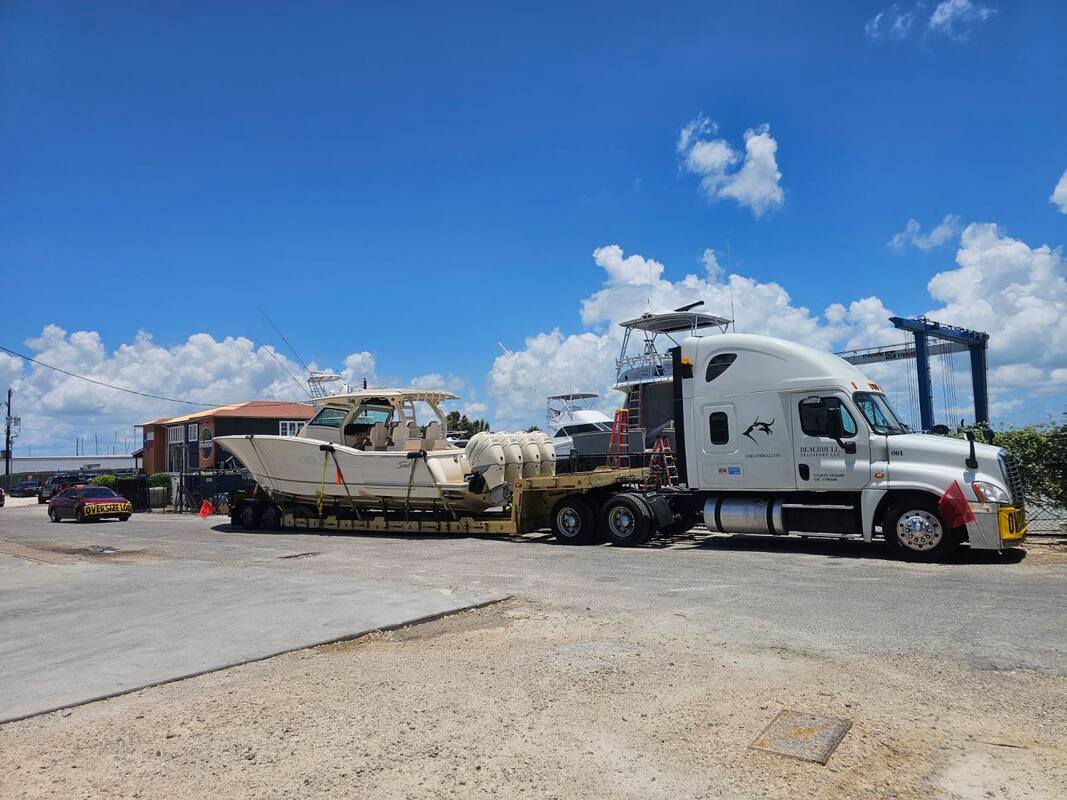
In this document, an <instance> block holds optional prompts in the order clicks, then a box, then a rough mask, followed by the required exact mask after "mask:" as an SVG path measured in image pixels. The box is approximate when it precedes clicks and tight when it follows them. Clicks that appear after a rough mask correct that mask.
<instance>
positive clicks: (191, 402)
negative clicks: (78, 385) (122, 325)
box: [0, 345, 224, 408]
mask: <svg viewBox="0 0 1067 800" xmlns="http://www.w3.org/2000/svg"><path fill="white" fill-rule="evenodd" d="M0 350H3V351H4V352H5V353H11V355H13V356H17V357H18V358H21V359H24V360H26V361H29V362H30V363H31V364H36V365H37V366H39V367H45V368H47V369H51V370H55V371H56V372H62V373H63V374H64V375H69V376H70V377H72V378H77V379H78V380H80V381H85V382H87V383H94V384H96V385H97V386H103V387H105V388H107V389H114V390H115V391H118V392H126V393H127V394H136V395H140V396H141V397H148V398H151V399H152V400H166V401H167V402H168V403H181V404H183V405H187V406H203V407H204V408H212V407H213V406H215V405H224V404H222V403H198V402H196V401H194V400H179V399H178V398H176V397H164V396H163V395H161V394H151V393H150V392H139V391H137V390H136V389H130V388H128V387H126V386H115V385H114V384H113V383H105V382H104V381H98V380H96V379H95V378H87V377H85V376H84V375H78V374H77V373H76V372H71V371H70V370H67V369H63V368H62V367H55V366H52V365H51V364H46V363H44V362H43V361H38V360H37V359H36V358H30V357H29V356H27V355H24V354H23V353H18V352H16V351H14V350H11V349H9V348H7V347H4V346H3V345H0Z"/></svg>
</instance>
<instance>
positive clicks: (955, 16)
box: [926, 0, 997, 38]
mask: <svg viewBox="0 0 1067 800" xmlns="http://www.w3.org/2000/svg"><path fill="white" fill-rule="evenodd" d="M996 13H997V11H996V9H995V8H991V7H990V6H985V5H982V4H981V3H974V2H971V0H942V2H940V3H938V4H937V6H935V7H934V11H933V13H932V14H931V15H930V19H929V21H928V22H927V23H926V24H927V26H928V27H929V28H930V30H932V31H936V32H938V33H943V34H945V35H946V36H953V37H956V38H963V37H966V36H967V35H968V34H969V33H970V32H971V29H972V28H974V27H975V26H976V25H979V24H980V23H982V22H985V21H986V20H987V19H989V18H990V17H992V16H994V15H995V14H996Z"/></svg>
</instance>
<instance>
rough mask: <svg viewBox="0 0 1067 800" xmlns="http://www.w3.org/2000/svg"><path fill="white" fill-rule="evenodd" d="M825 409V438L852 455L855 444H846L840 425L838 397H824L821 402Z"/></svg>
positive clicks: (842, 428)
mask: <svg viewBox="0 0 1067 800" xmlns="http://www.w3.org/2000/svg"><path fill="white" fill-rule="evenodd" d="M822 404H823V407H824V408H825V409H826V436H827V437H828V438H830V439H833V440H834V441H835V442H837V446H838V447H840V448H841V449H842V450H844V451H845V453H846V454H848V455H852V454H853V453H855V452H856V443H855V442H846V441H845V440H844V439H845V426H844V425H842V424H841V399H840V398H838V397H826V398H823V401H822Z"/></svg>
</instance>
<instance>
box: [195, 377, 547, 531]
mask: <svg viewBox="0 0 1067 800" xmlns="http://www.w3.org/2000/svg"><path fill="white" fill-rule="evenodd" d="M457 399H459V398H458V397H457V396H456V395H454V394H452V393H451V392H444V391H424V390H418V389H382V388H369V389H362V390H357V391H351V392H348V393H345V394H338V395H332V396H329V397H318V398H315V401H314V402H315V409H316V414H315V416H314V417H313V418H312V419H311V421H310V422H308V424H307V425H306V426H305V427H304V428H303V429H302V430H301V431H300V432H299V433H298V434H297V435H296V436H259V435H245V436H219V437H217V438H216V439H215V441H216V442H218V443H219V445H221V446H222V447H224V448H225V449H226V450H228V451H229V452H231V453H233V454H234V455H235V456H236V457H237V458H238V459H240V461H241V462H242V463H243V464H244V465H245V467H246V468H247V469H248V470H249V472H251V473H252V476H253V477H254V478H255V479H256V482H257V483H258V484H259V486H260V487H261V488H262V489H263V490H264V491H266V492H267V493H268V494H270V495H271V496H274V497H278V498H286V499H294V500H296V501H297V502H306V503H313V504H316V505H320V504H322V505H330V506H335V505H349V504H353V505H356V506H361V507H367V506H373V507H383V506H385V507H387V508H393V509H437V510H444V511H447V510H467V511H482V510H485V509H487V508H494V507H497V506H501V505H503V504H505V503H506V502H507V500H508V498H509V497H510V495H511V488H512V486H513V485H514V481H515V480H516V479H518V478H519V477H530V476H532V475H551V474H554V473H555V450H554V449H553V448H552V446H551V445H550V444H549V442H548V437H547V436H545V435H544V434H540V433H535V434H525V433H523V434H518V433H517V434H506V433H497V434H491V433H479V434H476V435H475V436H473V437H472V438H471V440H470V441H469V442H468V443H467V445H466V447H464V448H459V447H456V446H454V445H452V444H451V443H450V442H449V441H448V440H447V439H446V438H445V414H444V412H443V411H442V410H441V407H440V404H441V403H442V402H444V401H447V400H457ZM417 408H420V409H429V411H430V414H431V416H432V417H433V419H432V420H431V421H429V423H428V424H426V425H425V426H421V425H420V423H419V420H418V419H417V418H416V409H417Z"/></svg>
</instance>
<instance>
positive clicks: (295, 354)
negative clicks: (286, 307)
mask: <svg viewBox="0 0 1067 800" xmlns="http://www.w3.org/2000/svg"><path fill="white" fill-rule="evenodd" d="M256 308H258V309H259V313H260V314H262V315H263V319H265V320H267V322H268V323H269V324H270V326H271V327H272V328H274V330H275V332H276V333H277V334H278V335H279V336H280V337H282V341H283V342H285V346H286V347H288V348H289V352H290V353H292V354H293V355H294V356H296V360H297V363H299V364H300V366H302V367H303V368H304V372H307V373H308V374H311V370H309V369H308V365H307V362H306V361H304V359H302V358H301V357H300V354H299V353H298V352H296V348H295V347H293V346H292V345H291V344H290V343H289V340H288V339H286V338H285V334H284V333H282V332H281V330H280V329H279V328H278V326H277V325H275V324H274V320H272V319H271V318H270V317H268V316H267V312H266V311H264V310H263V307H262V306H256Z"/></svg>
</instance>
